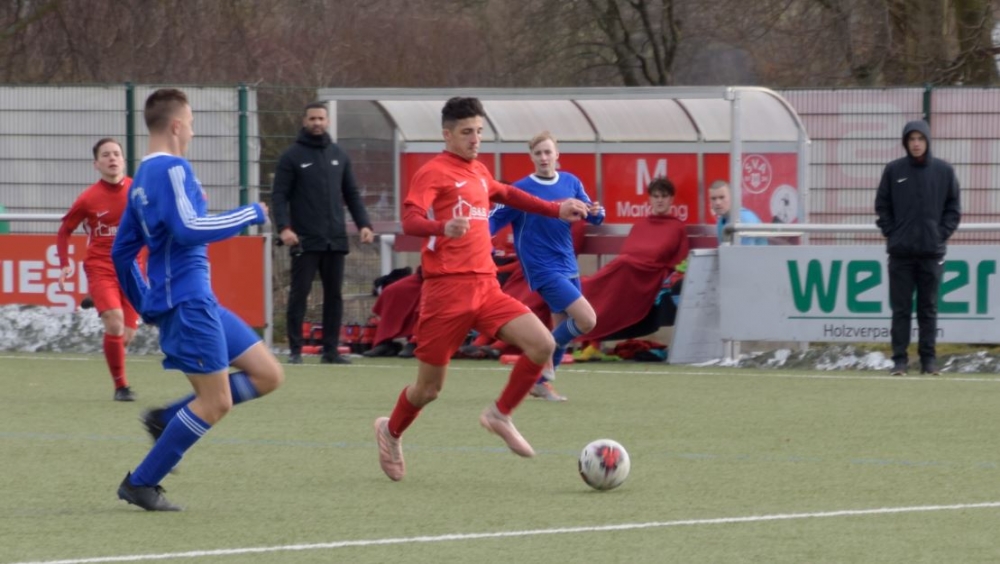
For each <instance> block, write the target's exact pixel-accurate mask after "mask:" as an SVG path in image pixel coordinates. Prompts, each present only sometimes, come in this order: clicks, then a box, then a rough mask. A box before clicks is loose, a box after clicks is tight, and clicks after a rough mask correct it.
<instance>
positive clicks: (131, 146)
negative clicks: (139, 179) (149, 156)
mask: <svg viewBox="0 0 1000 564" xmlns="http://www.w3.org/2000/svg"><path fill="white" fill-rule="evenodd" d="M125 171H126V172H125V173H126V174H127V175H128V176H129V177H130V178H131V177H133V176H135V85H134V84H132V83H131V82H126V83H125Z"/></svg>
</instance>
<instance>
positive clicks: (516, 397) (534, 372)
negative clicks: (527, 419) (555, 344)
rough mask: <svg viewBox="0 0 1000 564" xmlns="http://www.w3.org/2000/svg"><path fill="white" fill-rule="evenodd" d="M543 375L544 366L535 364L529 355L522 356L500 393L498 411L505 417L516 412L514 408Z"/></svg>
mask: <svg viewBox="0 0 1000 564" xmlns="http://www.w3.org/2000/svg"><path fill="white" fill-rule="evenodd" d="M541 374H542V365H541V364H535V363H534V362H533V361H532V360H531V359H530V358H528V357H527V355H523V354H522V355H521V358H519V359H518V360H517V362H516V363H515V364H514V369H513V370H511V371H510V380H508V381H507V387H506V388H504V389H503V392H501V393H500V399H498V400H497V410H499V411H500V413H502V414H504V415H510V412H512V411H514V408H515V407H517V405H518V404H519V403H521V401H522V400H523V399H524V398H525V396H527V395H528V392H530V391H531V387H532V386H534V385H535V381H536V380H538V377H539V376H540V375H541Z"/></svg>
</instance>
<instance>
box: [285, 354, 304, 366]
mask: <svg viewBox="0 0 1000 564" xmlns="http://www.w3.org/2000/svg"><path fill="white" fill-rule="evenodd" d="M288 364H302V354H301V353H291V354H289V355H288Z"/></svg>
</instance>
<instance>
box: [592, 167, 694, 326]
mask: <svg viewBox="0 0 1000 564" xmlns="http://www.w3.org/2000/svg"><path fill="white" fill-rule="evenodd" d="M646 190H647V193H648V194H649V203H650V205H651V206H652V211H651V213H650V215H648V216H646V217H644V218H642V219H641V220H639V221H637V222H636V223H635V225H633V226H632V230H631V231H630V232H629V234H628V237H626V238H625V241H624V243H622V248H621V251H620V252H619V254H618V256H617V257H615V259H614V260H612V261H611V262H609V263H608V264H606V265H605V266H604V267H603V268H601V269H600V270H598V271H597V272H596V273H594V274H592V275H591V276H586V277H584V278H583V279H582V280H581V282H582V285H583V295H584V296H586V297H587V299H588V300H590V304H591V305H592V306H593V307H594V311H595V312H597V325H596V326H595V327H594V329H592V330H591V331H590V332H589V333H587V334H586V335H584V336H583V339H586V340H591V341H600V340H603V339H606V338H608V337H609V336H611V335H614V334H615V333H618V332H620V331H621V330H623V329H626V328H628V327H630V326H632V325H634V324H636V323H638V322H640V321H642V320H643V318H645V317H646V316H647V315H648V314H649V313H650V308H652V307H653V306H654V304H655V303H656V300H657V296H658V295H659V294H660V291H661V290H662V289H663V287H664V285H665V284H670V283H672V282H673V278H672V277H676V276H675V272H676V270H677V267H678V265H680V264H681V263H682V262H683V261H684V259H686V258H687V256H688V250H689V243H688V236H687V231H686V229H685V226H684V222H683V221H681V220H680V219H679V218H678V217H677V216H675V215H673V214H671V213H670V206H671V205H672V204H673V202H674V194H675V189H674V183H673V182H671V181H670V180H669V179H667V178H665V177H658V178H654V179H653V180H652V182H650V183H649V186H648V188H647V189H646ZM619 338H620V337H619Z"/></svg>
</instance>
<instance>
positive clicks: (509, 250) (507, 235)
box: [492, 223, 576, 259]
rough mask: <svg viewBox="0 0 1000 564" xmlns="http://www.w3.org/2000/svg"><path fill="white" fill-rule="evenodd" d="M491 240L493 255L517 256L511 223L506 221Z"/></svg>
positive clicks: (507, 257)
mask: <svg viewBox="0 0 1000 564" xmlns="http://www.w3.org/2000/svg"><path fill="white" fill-rule="evenodd" d="M574 225H576V224H574ZM492 242H493V256H495V257H500V258H505V259H516V258H517V249H516V248H514V227H513V226H512V225H511V224H509V223H508V224H507V225H504V226H503V228H502V229H500V231H497V233H496V235H494V236H493V240H492Z"/></svg>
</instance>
